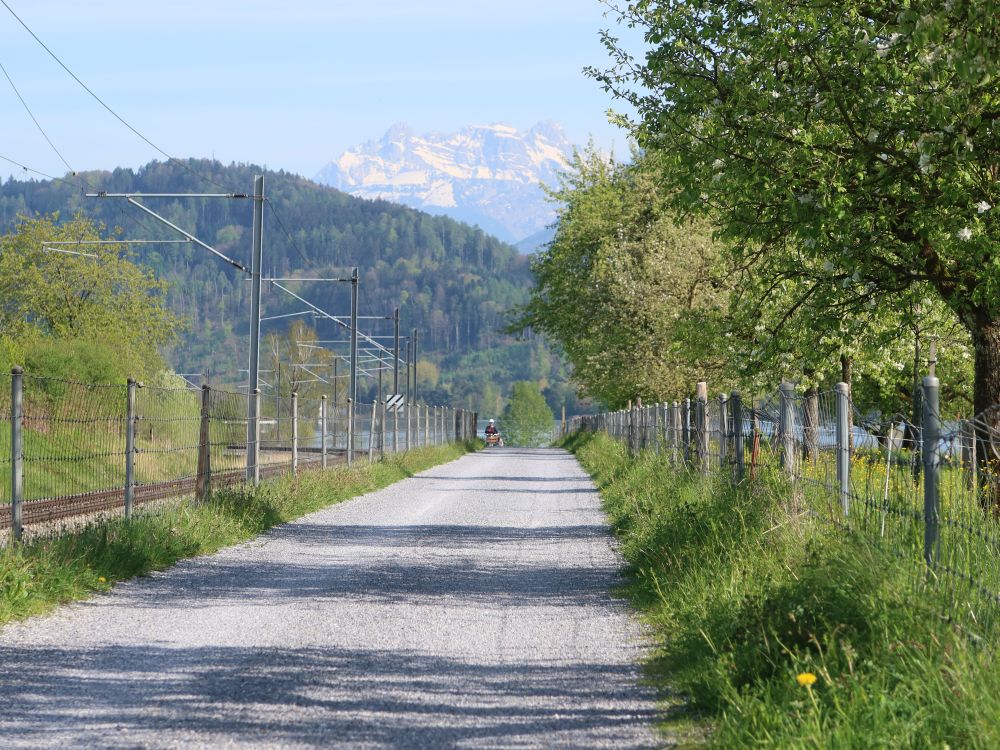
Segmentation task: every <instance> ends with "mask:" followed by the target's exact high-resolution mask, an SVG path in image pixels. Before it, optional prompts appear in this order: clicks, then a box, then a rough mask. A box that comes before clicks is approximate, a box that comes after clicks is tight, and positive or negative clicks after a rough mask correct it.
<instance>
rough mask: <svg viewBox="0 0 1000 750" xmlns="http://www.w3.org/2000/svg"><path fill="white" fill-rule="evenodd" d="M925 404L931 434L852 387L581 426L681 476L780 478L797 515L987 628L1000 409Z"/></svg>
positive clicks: (997, 550) (998, 543) (678, 408)
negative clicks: (949, 412)
mask: <svg viewBox="0 0 1000 750" xmlns="http://www.w3.org/2000/svg"><path fill="white" fill-rule="evenodd" d="M840 399H843V401H844V404H843V411H840V403H839V400H840ZM935 399H936V395H935ZM935 403H936V401H935ZM924 404H925V406H924V412H925V413H924V415H923V420H924V421H925V423H926V424H931V425H932V427H930V428H926V429H925V425H924V424H914V420H913V419H912V418H911V417H910V416H906V415H893V416H889V417H883V416H879V417H874V418H873V417H872V416H871V415H870V413H868V412H865V411H864V410H862V409H859V408H857V407H856V405H855V404H854V403H852V402H851V401H850V399H849V397H848V396H846V390H845V391H844V392H843V395H842V394H838V392H836V391H809V392H807V393H806V394H802V393H798V392H795V391H794V390H793V389H792V388H790V387H784V388H782V389H779V390H777V391H774V392H771V393H766V394H763V395H761V396H758V397H756V398H753V399H748V400H746V401H742V400H740V401H739V402H738V403H736V402H734V400H733V399H731V398H725V397H722V398H715V399H706V398H704V397H703V398H701V399H698V398H691V399H685V400H683V401H675V402H672V403H668V404H655V405H647V406H637V407H635V408H632V409H626V410H620V411H615V412H605V413H601V414H596V415H590V416H585V417H577V418H574V420H571V422H570V425H569V426H570V428H571V429H589V430H596V431H602V432H606V433H607V434H608V435H610V436H611V437H612V438H614V439H616V440H618V441H621V442H622V443H624V444H626V445H627V447H628V450H629V451H630V452H632V453H633V454H639V453H641V452H642V451H655V452H656V453H658V454H661V455H664V456H665V457H666V458H667V463H668V465H669V466H670V467H671V468H672V469H673V470H674V471H678V472H681V471H683V472H699V473H703V474H706V475H720V474H721V475H723V476H728V477H732V478H733V480H734V481H737V482H743V483H750V484H752V485H753V484H756V485H757V486H769V485H770V482H772V481H773V480H775V479H780V480H781V481H784V482H786V483H787V484H788V486H789V488H790V492H789V493H788V497H789V502H790V503H791V507H790V508H789V511H790V512H791V513H792V514H794V515H808V516H810V517H813V518H815V519H816V520H817V521H819V522H821V523H824V524H829V525H831V526H834V527H836V528H838V529H841V530H843V531H844V533H849V534H853V535H855V536H856V537H857V538H860V539H864V540H866V542H867V543H869V544H873V545H876V546H878V547H879V548H881V549H883V550H885V551H886V552H888V553H889V554H890V555H892V556H893V557H895V558H897V559H899V560H902V561H905V562H906V563H907V564H908V566H909V567H908V569H909V570H910V571H911V574H912V575H911V578H912V583H913V586H914V590H916V589H917V588H919V589H920V590H921V591H922V592H923V594H924V595H925V596H928V595H929V596H930V597H931V600H932V601H936V602H937V605H938V606H939V607H940V611H941V613H942V615H944V616H947V617H951V618H956V619H958V618H961V620H962V622H963V623H965V624H966V626H967V627H968V630H969V632H972V633H975V632H985V630H986V629H987V628H989V627H990V626H992V625H993V624H996V623H997V619H998V617H1000V406H998V407H994V408H992V409H989V410H987V411H986V412H984V413H982V414H979V415H976V416H975V417H972V418H969V419H962V420H956V421H952V422H944V423H942V422H941V420H940V415H939V414H937V413H932V410H931V407H930V406H929V405H928V404H929V402H928V401H927V398H926V397H925V399H924ZM926 420H930V421H929V422H927V421H926ZM928 429H930V430H932V431H930V432H928V431H927V430H928ZM842 462H846V463H845V465H844V466H843V467H842V465H841V464H842Z"/></svg>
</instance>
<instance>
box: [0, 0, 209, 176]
mask: <svg viewBox="0 0 1000 750" xmlns="http://www.w3.org/2000/svg"><path fill="white" fill-rule="evenodd" d="M0 5H3V7H5V8H6V9H7V12H9V13H10V14H11V15H12V16H13V17H14V19H15V20H16V21H17V22H18V23H19V24H21V26H22V27H23V28H24V30H25V31H27V32H28V33H29V34H30V35H31V37H32V39H34V40H35V41H36V42H38V44H39V45H40V46H41V48H42V49H44V50H45V51H46V52H48V53H49V57H51V58H52V59H53V60H55V61H56V62H57V63H58V64H59V67H61V68H62V69H63V70H65V71H66V72H67V73H68V74H69V76H70V77H71V78H72V79H73V80H74V81H76V82H77V83H78V84H80V86H81V87H83V90H84V91H86V92H87V93H88V94H90V95H91V97H93V98H94V100H95V101H96V102H97V103H98V104H100V105H101V106H102V107H104V109H106V110H107V111H108V112H109V113H110V114H111V116H112V117H114V118H115V119H116V120H118V122H120V123H121V124H122V125H124V126H125V127H126V128H128V129H129V130H131V131H132V132H133V133H134V134H135V135H137V136H138V137H139V138H140V139H141V140H142V141H143V142H145V143H146V144H147V145H149V146H150V147H152V148H153V149H155V150H156V151H157V152H158V153H160V154H162V155H163V156H164V157H166V158H167V159H168V160H169V161H171V162H172V163H173V164H176V165H177V166H179V167H181V168H182V169H184V170H186V171H188V172H189V173H191V174H192V175H194V176H195V177H198V178H199V179H202V180H205V181H206V182H210V183H212V184H213V185H215V186H216V187H219V188H222V189H223V190H225V189H226V188H225V186H224V185H220V184H219V183H218V182H216V181H215V180H213V179H212V178H211V177H206V176H204V175H202V174H199V173H198V172H196V171H195V170H193V169H191V167H189V166H188V165H187V164H185V163H184V162H182V161H180V160H179V159H175V158H174V157H173V156H171V155H170V154H168V153H167V152H166V151H164V150H163V149H162V148H160V147H159V146H157V145H156V144H155V143H153V141H151V140H150V139H149V138H147V137H146V136H145V135H143V134H142V133H140V132H139V131H138V130H137V129H136V128H135V127H133V126H132V125H131V124H130V123H129V122H128V121H126V120H125V118H124V117H122V116H121V115H119V114H118V113H117V112H115V111H114V110H113V109H112V108H111V107H110V105H108V104H107V102H105V101H104V100H103V99H102V98H101V97H99V96H98V95H97V94H96V93H94V91H93V89H91V88H90V87H89V86H88V85H87V84H86V83H84V82H83V81H82V80H81V79H80V77H79V76H78V75H77V74H76V73H74V72H73V71H72V70H70V69H69V67H68V66H67V65H66V63H64V62H63V61H62V60H60V59H59V56H58V55H56V53H55V52H53V51H52V50H51V49H49V47H48V45H46V44H45V42H43V41H42V40H41V39H39V37H38V35H37V34H36V33H35V32H34V31H32V30H31V28H30V27H29V26H28V24H26V23H25V22H24V21H22V20H21V17H20V16H19V15H17V13H15V12H14V9H13V8H11V7H10V5H8V4H7V0H0ZM32 171H34V170H32ZM70 171H71V172H72V171H73V170H72V169H71V170H70Z"/></svg>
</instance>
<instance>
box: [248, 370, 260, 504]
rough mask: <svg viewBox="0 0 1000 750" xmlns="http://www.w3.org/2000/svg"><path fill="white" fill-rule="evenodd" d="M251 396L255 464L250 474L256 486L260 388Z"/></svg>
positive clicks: (258, 467)
mask: <svg viewBox="0 0 1000 750" xmlns="http://www.w3.org/2000/svg"><path fill="white" fill-rule="evenodd" d="M250 398H252V399H253V402H254V407H253V413H254V417H253V424H252V425H250V426H251V428H252V432H253V451H252V453H253V457H252V458H251V459H250V461H251V463H252V464H253V470H252V472H251V475H250V479H251V481H253V484H254V487H256V486H257V485H259V484H260V388H254V389H253V393H252V394H250Z"/></svg>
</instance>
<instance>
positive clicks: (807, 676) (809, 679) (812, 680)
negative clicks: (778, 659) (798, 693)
mask: <svg viewBox="0 0 1000 750" xmlns="http://www.w3.org/2000/svg"><path fill="white" fill-rule="evenodd" d="M795 681H796V682H798V683H799V684H800V685H801V686H802V687H812V686H813V685H815V684H816V675H814V674H813V673H812V672H802V673H800V674H799V675H798V676H797V677H796V678H795Z"/></svg>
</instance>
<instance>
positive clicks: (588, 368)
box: [514, 149, 727, 407]
mask: <svg viewBox="0 0 1000 750" xmlns="http://www.w3.org/2000/svg"><path fill="white" fill-rule="evenodd" d="M659 183H660V168H659V165H657V164H655V163H654V160H652V159H651V158H648V157H644V156H640V155H638V154H636V155H635V161H634V163H632V164H629V165H623V164H618V163H616V162H614V161H612V160H609V159H607V158H605V157H604V156H602V155H601V154H598V153H596V152H595V151H594V150H592V149H591V150H588V151H585V152H583V153H578V154H576V156H575V157H574V160H573V162H572V163H571V165H570V169H569V170H568V171H567V173H566V174H565V175H564V176H563V180H562V184H561V185H560V186H559V187H558V188H557V189H555V190H553V191H551V195H552V197H553V199H554V200H555V201H556V202H557V203H558V208H557V212H558V222H557V224H556V234H555V238H554V239H553V241H552V242H551V243H550V245H549V246H548V247H547V248H546V249H545V250H544V251H542V252H541V253H539V254H538V256H537V257H536V259H535V261H534V263H533V264H532V270H533V271H534V272H535V278H536V281H537V284H536V287H535V289H534V290H533V292H532V296H531V299H530V301H529V302H528V304H527V305H526V306H525V307H524V308H523V309H522V311H521V315H520V317H519V318H518V320H517V321H516V322H515V323H514V327H515V328H519V327H525V326H531V327H533V328H535V329H536V330H539V331H542V332H544V333H545V334H547V335H548V336H549V337H551V338H552V339H553V340H554V341H556V342H557V343H558V344H559V346H560V347H561V348H562V350H563V351H564V352H565V354H566V356H567V358H568V359H569V361H570V362H571V363H572V365H573V377H574V380H575V381H576V382H577V383H578V384H579V385H580V386H581V387H582V388H583V389H585V390H586V392H587V393H588V394H590V395H592V396H594V397H596V398H599V399H600V400H601V401H603V402H604V403H605V404H607V405H608V406H611V407H620V406H624V405H625V404H626V403H627V402H628V401H629V400H631V399H635V398H637V397H638V398H642V399H645V400H648V401H655V400H657V399H661V398H667V397H673V398H676V397H678V396H679V395H680V394H681V393H684V392H685V391H686V390H687V389H689V388H690V387H691V386H692V384H693V383H694V382H695V381H696V380H699V379H701V378H703V377H705V376H706V374H709V375H712V374H714V373H717V372H719V370H720V368H719V362H720V361H722V357H719V356H714V357H713V356H712V352H713V349H714V344H715V343H716V342H715V341H713V340H712V336H711V331H712V330H714V329H713V328H712V327H711V326H709V325H707V323H708V322H709V320H708V319H709V318H710V317H711V316H713V315H715V316H717V315H718V313H719V312H720V311H721V310H723V309H724V308H725V301H726V292H727V290H726V288H725V285H724V278H723V276H722V274H721V272H720V271H719V269H718V268H717V267H716V266H717V265H718V264H719V256H720V248H719V246H718V244H717V243H715V242H714V241H713V240H712V228H711V226H710V225H709V223H708V222H707V221H705V220H704V219H698V220H692V221H687V222H684V223H682V224H678V223H677V222H676V214H675V212H673V211H672V210H669V208H668V207H667V205H666V200H665V197H664V195H663V191H662V189H661V188H660V185H659Z"/></svg>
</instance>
